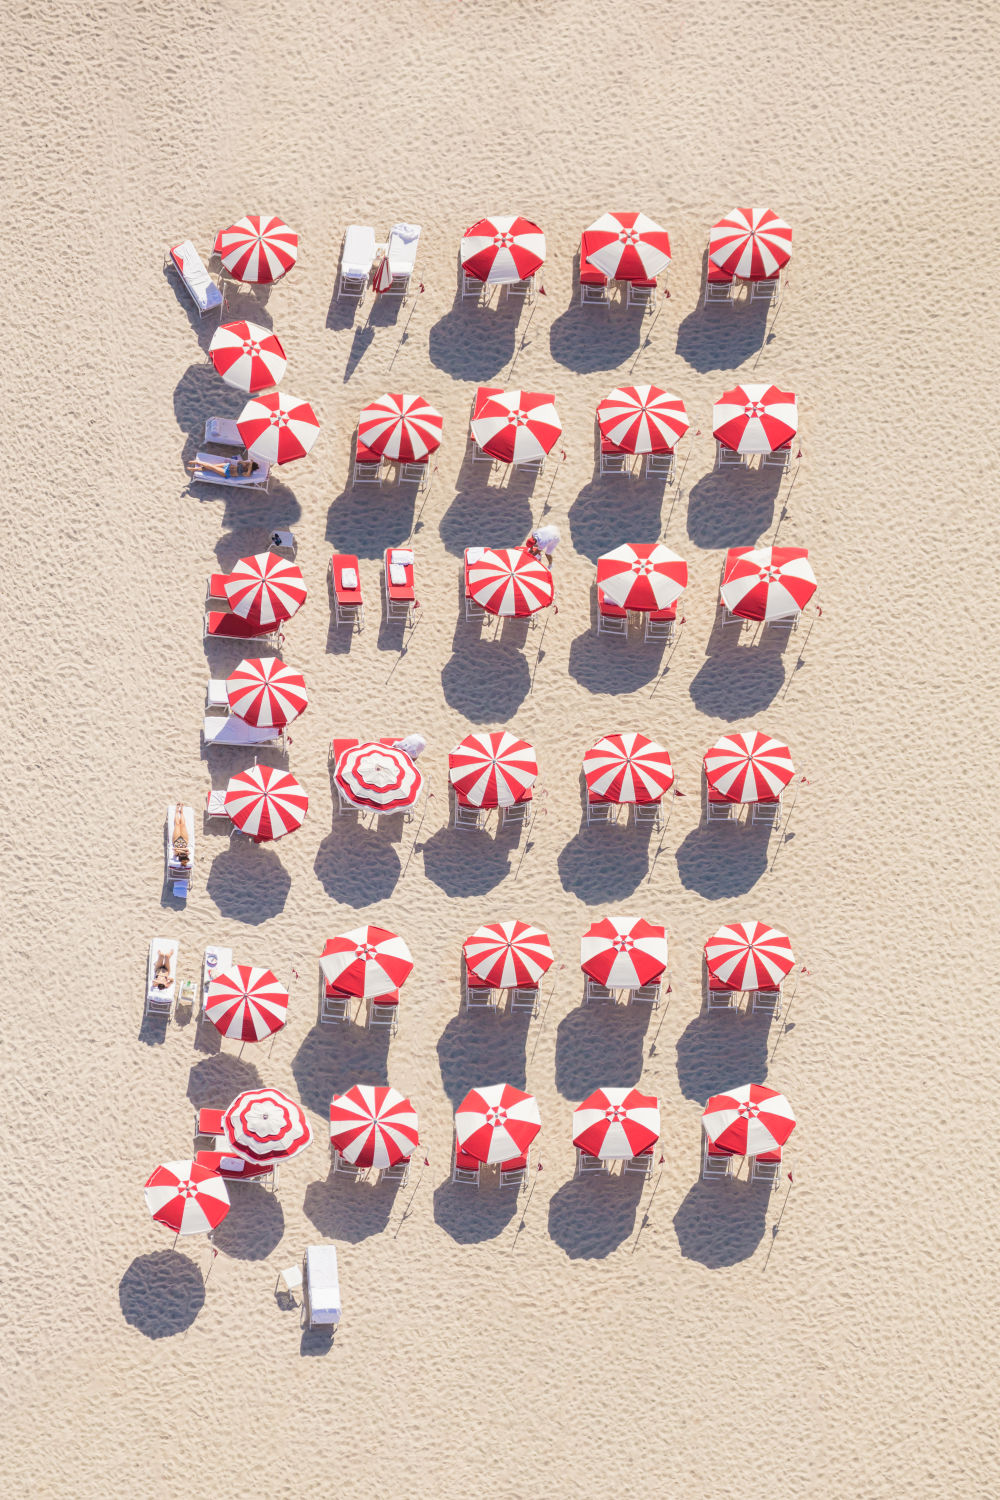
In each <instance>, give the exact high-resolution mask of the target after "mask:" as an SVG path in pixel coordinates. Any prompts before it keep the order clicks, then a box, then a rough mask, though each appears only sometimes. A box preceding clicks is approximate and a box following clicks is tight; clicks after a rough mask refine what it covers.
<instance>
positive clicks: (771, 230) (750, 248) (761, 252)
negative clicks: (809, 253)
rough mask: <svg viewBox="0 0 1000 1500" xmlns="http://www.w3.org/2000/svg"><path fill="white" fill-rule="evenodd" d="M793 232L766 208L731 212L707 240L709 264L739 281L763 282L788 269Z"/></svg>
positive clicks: (736, 209) (782, 220) (721, 220)
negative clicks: (737, 278) (783, 268)
mask: <svg viewBox="0 0 1000 1500" xmlns="http://www.w3.org/2000/svg"><path fill="white" fill-rule="evenodd" d="M791 253H792V231H791V228H790V227H789V225H788V224H786V223H785V221H784V219H779V218H778V215H777V214H776V213H773V212H772V210H771V209H769V208H734V209H733V210H732V212H731V213H728V214H727V215H726V217H725V218H724V219H720V220H719V222H718V224H713V226H712V229H711V232H710V234H709V237H708V255H709V259H710V260H711V262H712V264H713V265H715V266H718V268H719V270H720V271H726V272H728V274H729V275H730V276H738V277H739V278H740V280H741V281H763V280H766V279H767V278H768V277H771V276H774V275H776V274H777V272H778V271H780V270H781V268H782V266H784V265H787V263H788V260H789V257H790V256H791Z"/></svg>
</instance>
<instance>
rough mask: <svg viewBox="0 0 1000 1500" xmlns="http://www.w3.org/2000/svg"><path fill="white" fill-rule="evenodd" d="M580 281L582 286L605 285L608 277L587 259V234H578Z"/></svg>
mask: <svg viewBox="0 0 1000 1500" xmlns="http://www.w3.org/2000/svg"><path fill="white" fill-rule="evenodd" d="M580 282H581V284H582V285H583V286H607V285H608V278H607V277H606V276H605V274H604V272H603V271H601V270H599V269H598V267H597V266H592V265H591V264H590V262H589V260H588V259H587V236H586V233H584V234H581V236H580Z"/></svg>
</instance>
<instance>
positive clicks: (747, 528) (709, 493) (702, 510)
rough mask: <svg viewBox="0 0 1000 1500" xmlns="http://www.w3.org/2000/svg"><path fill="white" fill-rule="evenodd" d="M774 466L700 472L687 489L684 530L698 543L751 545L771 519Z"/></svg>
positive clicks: (776, 484)
mask: <svg viewBox="0 0 1000 1500" xmlns="http://www.w3.org/2000/svg"><path fill="white" fill-rule="evenodd" d="M782 478H783V476H782V474H781V473H780V472H779V471H778V470H777V469H775V470H765V471H764V472H763V473H761V472H760V470H758V469H752V470H745V471H744V470H741V471H740V472H739V473H736V472H734V471H733V470H732V469H730V470H728V472H722V473H719V472H718V471H716V470H715V469H713V470H712V471H711V472H710V473H708V474H704V475H703V476H702V477H701V479H699V480H698V481H697V483H696V484H693V485H692V486H691V489H690V491H689V493H688V505H687V532H688V536H689V537H690V538H691V540H692V542H694V543H695V545H696V546H698V547H705V548H708V549H715V548H718V547H754V546H756V545H757V544H758V542H759V541H760V539H761V537H762V536H764V534H765V532H767V531H768V530H769V529H770V527H771V523H772V521H773V520H774V507H775V502H776V501H777V498H778V492H779V490H780V488H781V481H782Z"/></svg>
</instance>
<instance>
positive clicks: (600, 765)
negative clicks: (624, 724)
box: [583, 730, 674, 802]
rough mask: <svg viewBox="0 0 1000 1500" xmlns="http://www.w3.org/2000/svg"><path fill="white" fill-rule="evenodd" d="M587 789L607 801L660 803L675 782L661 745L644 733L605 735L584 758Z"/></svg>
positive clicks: (672, 770)
mask: <svg viewBox="0 0 1000 1500" xmlns="http://www.w3.org/2000/svg"><path fill="white" fill-rule="evenodd" d="M583 774H584V776H585V777H586V781H587V790H588V792H590V793H592V794H593V796H594V797H599V798H602V799H603V800H604V801H605V802H659V801H660V799H661V797H662V796H663V794H664V792H668V791H669V790H670V788H671V787H672V786H673V784H674V768H673V766H672V765H671V764H670V756H669V755H668V754H667V752H666V750H664V748H663V746H662V745H658V744H657V743H656V741H655V740H651V739H648V738H647V736H646V735H644V734H638V733H637V732H636V731H635V730H628V731H627V732H626V733H625V734H606V735H605V736H604V738H603V739H601V740H598V741H597V744H596V745H591V747H590V749H589V750H588V751H587V753H586V754H585V755H584V757H583Z"/></svg>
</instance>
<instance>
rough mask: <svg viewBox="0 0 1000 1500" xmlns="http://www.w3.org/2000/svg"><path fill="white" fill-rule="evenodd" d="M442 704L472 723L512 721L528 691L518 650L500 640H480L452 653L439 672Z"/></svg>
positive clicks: (525, 667)
mask: <svg viewBox="0 0 1000 1500" xmlns="http://www.w3.org/2000/svg"><path fill="white" fill-rule="evenodd" d="M441 687H442V689H443V691H444V696H445V701H446V702H447V703H448V704H449V705H450V706H451V707H452V708H454V709H455V710H456V711H457V712H458V713H460V714H461V715H462V716H463V718H466V719H469V720H471V721H472V722H473V723H477V724H483V723H490V724H495V723H500V724H502V723H503V722H504V721H505V720H507V719H511V718H513V716H514V714H515V713H516V712H517V710H518V709H519V708H520V706H521V704H522V703H523V702H524V700H525V698H526V697H527V696H528V693H529V691H530V689H531V672H530V671H529V669H528V663H527V661H526V660H525V658H524V656H523V654H522V653H521V652H520V651H516V650H514V648H513V647H511V646H505V645H504V643H503V642H502V641H480V642H477V643H476V644H475V645H469V646H465V647H463V648H462V650H461V651H456V653H455V655H454V656H453V657H452V658H451V660H450V661H448V662H447V663H446V664H445V668H444V671H443V672H442V673H441Z"/></svg>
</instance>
